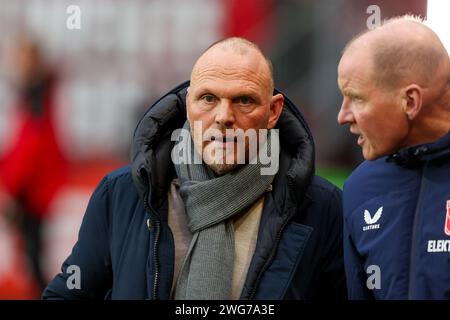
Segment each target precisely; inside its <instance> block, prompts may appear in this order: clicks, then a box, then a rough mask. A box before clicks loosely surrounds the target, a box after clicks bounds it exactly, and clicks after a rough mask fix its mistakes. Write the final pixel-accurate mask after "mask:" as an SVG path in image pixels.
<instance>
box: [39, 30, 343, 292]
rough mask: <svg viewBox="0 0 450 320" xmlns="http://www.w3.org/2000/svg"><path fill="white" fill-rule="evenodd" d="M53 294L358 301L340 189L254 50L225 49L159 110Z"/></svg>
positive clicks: (97, 196) (104, 194)
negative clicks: (350, 297)
mask: <svg viewBox="0 0 450 320" xmlns="http://www.w3.org/2000/svg"><path fill="white" fill-rule="evenodd" d="M77 271H79V273H77ZM77 276H78V278H77ZM77 281H78V282H77ZM44 298H46V299H58V298H67V299H72V298H100V299H104V298H105V299H177V300H186V299H199V300H204V299H217V300H222V299H320V298H330V299H339V300H341V299H344V298H346V289H345V276H344V264H343V249H342V206H341V194H340V191H339V190H338V189H337V188H336V187H334V186H332V185H331V184H330V183H328V182H326V181H324V180H323V179H320V178H319V177H316V176H315V175H314V146H313V140H312V136H311V133H310V131H309V129H308V127H307V125H306V122H305V121H304V119H303V117H302V115H301V114H300V113H299V111H298V108H297V107H296V106H295V105H294V104H293V103H292V102H291V101H289V99H287V98H286V97H284V96H283V95H282V94H281V93H279V92H278V91H274V84H273V77H272V66H271V63H270V61H269V60H268V59H267V58H266V57H265V56H264V54H263V53H262V52H261V50H260V49H259V48H258V47H257V46H256V45H255V44H253V43H252V42H250V41H248V40H245V39H242V38H229V39H225V40H222V41H220V42H217V43H215V44H213V45H212V46H211V47H209V48H208V49H207V50H206V51H205V52H204V53H203V54H202V55H201V56H200V57H199V59H198V60H197V62H196V63H195V65H194V67H193V70H192V74H191V81H190V83H189V82H185V83H183V84H181V85H180V86H178V87H177V88H175V89H173V90H171V91H170V92H169V93H168V94H166V95H165V96H164V97H162V98H161V99H160V100H159V101H157V102H156V103H155V104H154V105H153V106H151V107H150V108H149V110H148V111H147V112H146V114H145V115H144V116H143V118H142V119H141V121H140V122H139V124H138V126H137V128H136V130H135V133H134V139H133V144H132V152H131V165H130V166H128V167H125V168H122V169H119V170H117V171H115V172H113V173H110V174H108V175H107V176H106V177H105V178H104V179H103V181H102V182H101V183H100V185H99V186H98V187H97V189H96V191H95V192H94V194H93V195H92V198H91V200H90V203H89V205H88V208H87V210H86V213H85V216H84V219H83V223H82V225H81V229H80V233H79V238H78V242H77V243H76V244H75V247H74V249H73V251H72V254H71V255H70V256H69V257H68V258H67V260H66V261H65V262H64V264H63V267H62V272H61V273H60V274H58V275H57V276H56V277H55V278H54V279H53V281H52V282H51V283H50V284H49V285H48V287H47V289H46V290H45V292H44Z"/></svg>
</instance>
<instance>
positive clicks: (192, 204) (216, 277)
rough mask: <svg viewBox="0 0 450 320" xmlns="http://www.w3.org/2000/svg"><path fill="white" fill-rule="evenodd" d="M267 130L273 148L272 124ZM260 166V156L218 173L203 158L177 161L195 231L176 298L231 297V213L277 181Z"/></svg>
mask: <svg viewBox="0 0 450 320" xmlns="http://www.w3.org/2000/svg"><path fill="white" fill-rule="evenodd" d="M184 128H185V129H187V128H189V124H188V123H186V124H185V126H184ZM268 136H269V137H268V139H267V143H268V145H267V150H270V130H269V135H268ZM184 140H188V141H180V142H179V143H186V144H190V146H189V148H188V150H191V151H190V152H191V159H193V156H194V154H193V153H194V152H196V151H195V148H194V145H193V142H192V139H184ZM185 150H186V148H185ZM269 152H270V151H269ZM197 156H198V154H197ZM261 167H262V165H261V163H260V162H259V161H257V163H256V164H247V165H245V166H243V167H240V168H239V169H236V170H233V171H231V172H229V173H227V174H225V175H222V176H219V177H216V176H215V175H214V174H213V173H212V171H211V170H210V169H209V168H208V167H207V166H206V165H205V164H204V163H201V164H176V165H175V169H176V171H177V174H178V178H179V179H180V182H181V185H180V195H181V197H182V198H183V200H184V204H185V209H186V213H187V217H188V228H189V230H190V231H191V233H192V234H193V237H192V240H191V243H190V246H189V249H188V252H187V255H186V257H185V260H184V263H183V266H182V269H181V272H180V276H179V278H178V281H177V286H176V291H175V296H174V298H175V299H177V300H184V299H189V300H222V299H230V294H231V283H232V275H233V266H234V248H235V247H234V227H233V222H232V219H231V218H233V217H234V216H235V215H237V214H239V213H241V212H243V211H244V210H245V209H246V208H248V207H249V206H250V205H252V204H253V203H254V202H255V201H256V200H257V199H258V198H259V197H260V196H261V195H262V194H263V193H264V191H265V190H266V189H267V188H268V187H269V186H270V184H271V183H272V181H273V179H274V176H273V175H261V173H260V169H261Z"/></svg>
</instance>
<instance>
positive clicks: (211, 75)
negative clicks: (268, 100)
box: [191, 63, 269, 91]
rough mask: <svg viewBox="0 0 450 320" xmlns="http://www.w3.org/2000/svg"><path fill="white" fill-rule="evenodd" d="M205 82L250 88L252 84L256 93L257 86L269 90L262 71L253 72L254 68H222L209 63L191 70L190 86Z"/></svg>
mask: <svg viewBox="0 0 450 320" xmlns="http://www.w3.org/2000/svg"><path fill="white" fill-rule="evenodd" d="M258 69H261V68H258ZM258 71H259V72H258ZM207 80H214V81H237V82H245V83H246V86H252V84H254V85H255V87H256V88H254V89H255V90H257V91H259V90H258V89H259V88H258V86H260V87H262V88H264V89H265V90H269V88H268V86H269V85H268V79H267V77H266V76H265V73H264V72H263V71H262V70H261V71H260V70H254V68H248V67H243V66H228V67H224V66H221V65H217V64H214V63H209V64H207V65H206V66H201V67H198V68H195V69H194V70H193V72H192V76H191V86H194V87H195V86H196V85H200V84H201V83H202V82H204V81H207Z"/></svg>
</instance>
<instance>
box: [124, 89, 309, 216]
mask: <svg viewBox="0 0 450 320" xmlns="http://www.w3.org/2000/svg"><path fill="white" fill-rule="evenodd" d="M188 87H189V81H186V82H184V83H182V84H181V85H179V86H178V87H176V88H174V89H173V90H171V91H169V92H168V93H167V94H166V95H164V96H163V97H162V98H161V99H159V100H158V101H157V102H155V103H154V104H153V105H152V106H151V107H150V108H149V109H148V110H147V111H146V113H145V114H144V116H143V117H142V118H141V120H140V121H139V123H138V125H137V127H136V129H135V131H134V135H133V141H132V145H131V153H130V158H131V168H132V177H133V181H134V184H135V186H136V188H137V190H138V193H139V196H140V197H141V199H142V200H143V201H144V204H146V205H147V206H148V207H149V208H150V209H154V211H158V209H159V208H160V207H161V206H163V205H164V203H165V200H166V198H167V196H166V195H167V190H168V188H169V185H170V182H171V181H172V179H173V177H174V176H175V171H174V166H173V164H172V161H171V157H170V155H171V151H172V148H173V142H172V141H171V134H172V132H173V131H174V130H175V129H178V128H182V126H183V124H184V123H185V121H186V106H185V102H186V92H187V88H188ZM275 93H279V91H278V90H275ZM284 98H285V99H284V108H283V111H282V114H281V116H280V119H279V121H278V123H277V126H276V128H277V129H279V133H280V146H281V149H282V151H283V152H284V153H285V154H287V155H288V158H290V160H289V161H288V162H289V163H288V164H287V165H286V166H285V167H284V169H283V168H282V166H281V165H282V163H281V162H282V161H284V162H286V160H283V159H280V169H283V170H280V171H279V172H278V174H277V176H276V178H275V180H276V181H274V184H275V183H276V182H278V183H286V184H287V186H288V190H287V192H288V194H287V195H286V196H287V198H285V195H282V194H281V193H280V194H279V196H280V197H283V198H285V199H287V200H288V201H289V202H290V203H291V204H292V203H296V202H299V201H302V196H303V195H304V194H305V191H306V189H307V187H308V186H309V184H310V181H311V178H312V176H313V174H314V171H315V167H314V161H315V159H314V142H313V138H312V134H311V132H310V130H309V127H308V125H307V124H306V121H305V120H304V118H303V116H302V115H301V113H300V111H299V110H298V108H297V107H296V106H295V105H294V104H293V103H292V102H291V101H290V100H289V99H288V98H287V97H286V96H285V97H284ZM274 196H276V194H274Z"/></svg>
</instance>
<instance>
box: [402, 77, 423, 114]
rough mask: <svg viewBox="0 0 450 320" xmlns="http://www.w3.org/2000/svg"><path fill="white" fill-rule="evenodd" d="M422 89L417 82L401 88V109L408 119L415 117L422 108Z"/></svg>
mask: <svg viewBox="0 0 450 320" xmlns="http://www.w3.org/2000/svg"><path fill="white" fill-rule="evenodd" d="M422 100H423V90H422V88H421V87H420V86H419V85H417V84H410V85H409V86H407V87H405V88H404V89H403V95H402V109H403V112H404V113H405V114H406V116H407V117H408V119H409V120H413V119H415V118H416V117H417V115H418V114H419V112H420V110H421V109H422Z"/></svg>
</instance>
